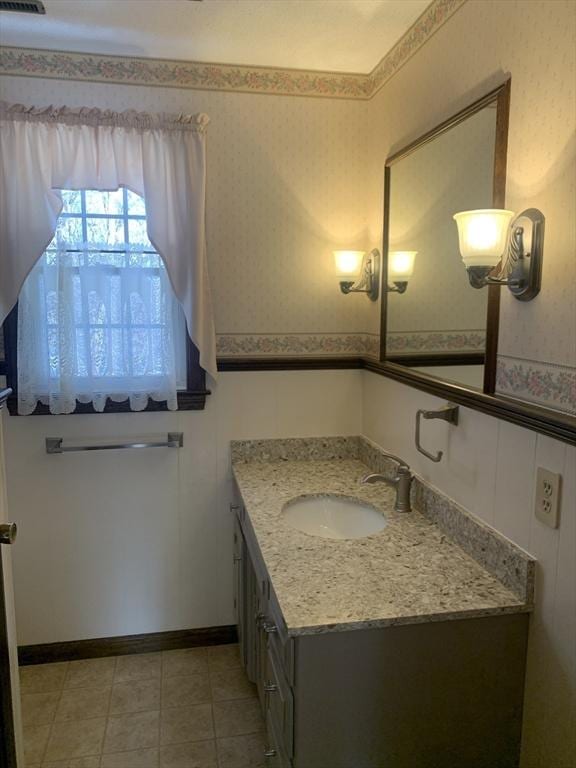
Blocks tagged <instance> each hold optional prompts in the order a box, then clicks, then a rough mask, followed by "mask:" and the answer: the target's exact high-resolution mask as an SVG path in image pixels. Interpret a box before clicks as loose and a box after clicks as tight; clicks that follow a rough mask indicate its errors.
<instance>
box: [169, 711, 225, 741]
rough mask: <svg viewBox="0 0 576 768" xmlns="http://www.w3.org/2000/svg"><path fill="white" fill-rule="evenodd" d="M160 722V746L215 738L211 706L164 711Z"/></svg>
mask: <svg viewBox="0 0 576 768" xmlns="http://www.w3.org/2000/svg"><path fill="white" fill-rule="evenodd" d="M161 715H162V717H161V722H160V744H161V745H166V744H182V743H183V742H186V741H205V740H208V739H213V738H214V723H213V720H212V705H211V704H196V706H194V707H180V708H176V709H163V710H162V713H161Z"/></svg>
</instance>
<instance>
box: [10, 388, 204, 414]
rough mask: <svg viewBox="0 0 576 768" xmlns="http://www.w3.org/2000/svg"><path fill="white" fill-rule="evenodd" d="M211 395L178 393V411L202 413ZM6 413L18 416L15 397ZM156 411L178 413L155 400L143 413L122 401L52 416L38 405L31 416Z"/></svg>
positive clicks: (79, 405)
mask: <svg viewBox="0 0 576 768" xmlns="http://www.w3.org/2000/svg"><path fill="white" fill-rule="evenodd" d="M209 394H211V392H210V390H209V389H200V390H185V391H181V392H178V411H203V410H204V408H205V407H206V397H207V396H208V395H209ZM6 405H7V408H8V412H9V413H10V415H11V416H20V414H19V413H18V399H17V397H15V396H11V397H9V398H8V400H7V401H6ZM158 411H166V412H167V413H177V412H178V411H169V410H168V408H167V407H166V401H163V402H156V401H155V400H148V406H147V407H146V408H145V409H144V410H143V411H132V410H131V409H130V402H129V401H128V400H124V401H123V402H121V403H115V402H114V401H112V400H108V401H107V403H106V407H105V408H104V410H103V411H95V410H94V408H93V407H92V404H91V403H77V404H76V410H75V411H74V412H73V413H66V414H53V413H50V410H49V408H48V406H47V405H43V404H38V405H37V406H36V410H35V411H34V413H32V414H30V415H31V416H76V415H77V414H81V415H86V414H95V415H101V414H103V413H152V412H158Z"/></svg>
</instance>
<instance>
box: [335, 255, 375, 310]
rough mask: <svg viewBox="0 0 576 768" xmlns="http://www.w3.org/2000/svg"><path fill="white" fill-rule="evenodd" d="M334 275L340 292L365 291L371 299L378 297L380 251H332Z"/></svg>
mask: <svg viewBox="0 0 576 768" xmlns="http://www.w3.org/2000/svg"><path fill="white" fill-rule="evenodd" d="M334 263H335V266H336V275H337V277H338V280H339V282H340V290H341V291H342V293H365V294H367V295H368V298H369V299H370V300H371V301H376V299H377V298H378V284H379V282H380V251H378V250H377V249H376V248H374V250H372V251H370V253H366V251H334Z"/></svg>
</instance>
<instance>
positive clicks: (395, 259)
mask: <svg viewBox="0 0 576 768" xmlns="http://www.w3.org/2000/svg"><path fill="white" fill-rule="evenodd" d="M417 253H418V251H390V253H389V255H388V278H389V279H390V280H392V282H405V283H406V282H408V280H409V279H410V278H411V277H412V275H413V273H414V260H415V259H416V254H417Z"/></svg>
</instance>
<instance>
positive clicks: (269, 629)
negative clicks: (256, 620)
mask: <svg viewBox="0 0 576 768" xmlns="http://www.w3.org/2000/svg"><path fill="white" fill-rule="evenodd" d="M264 632H266V634H267V635H273V634H275V633H276V632H278V627H277V626H276V624H264Z"/></svg>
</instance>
